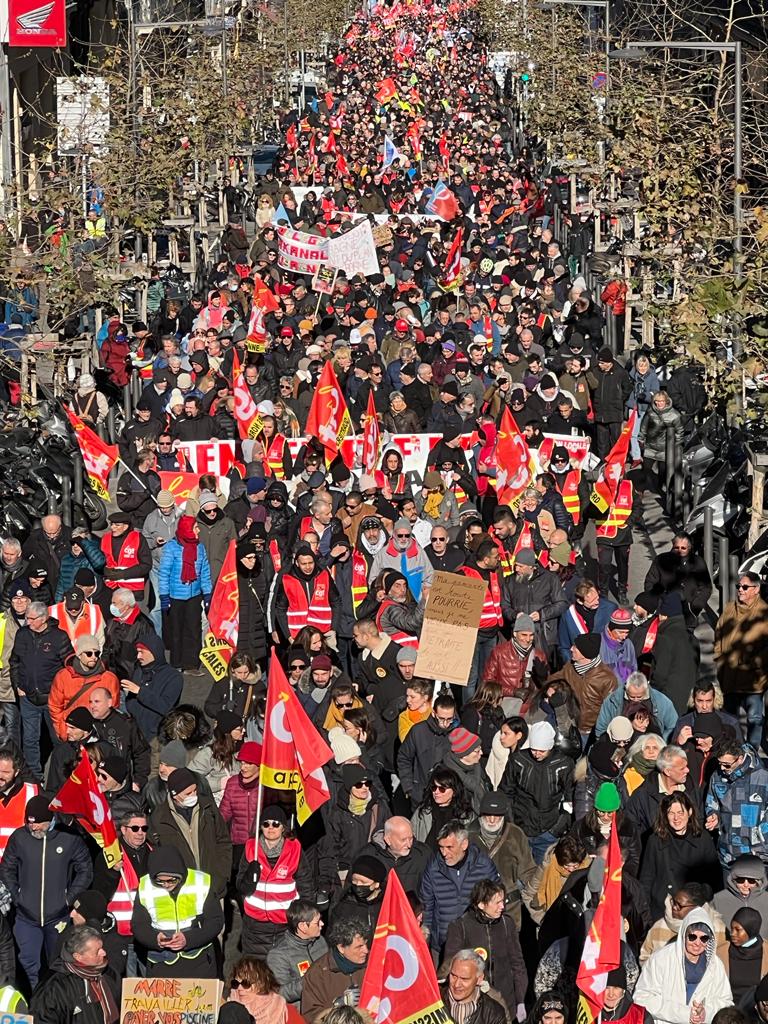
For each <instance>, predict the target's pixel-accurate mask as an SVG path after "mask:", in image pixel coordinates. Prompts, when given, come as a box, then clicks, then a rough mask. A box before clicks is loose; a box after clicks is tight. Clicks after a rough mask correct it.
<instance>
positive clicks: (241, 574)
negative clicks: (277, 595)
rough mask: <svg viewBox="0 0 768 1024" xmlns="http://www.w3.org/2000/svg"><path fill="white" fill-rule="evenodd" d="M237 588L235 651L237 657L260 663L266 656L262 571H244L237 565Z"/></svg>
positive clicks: (267, 587) (264, 596)
mask: <svg viewBox="0 0 768 1024" xmlns="http://www.w3.org/2000/svg"><path fill="white" fill-rule="evenodd" d="M260 569H261V567H260V566H259V570H260ZM237 587H238V592H239V595H240V629H239V632H238V636H237V650H238V652H239V653H240V654H250V656H251V657H252V658H253V660H254V661H259V662H263V661H265V659H266V657H267V595H268V592H269V586H268V584H267V578H266V576H265V575H264V573H263V572H261V571H258V572H256V571H254V572H251V573H248V572H246V571H245V569H244V567H243V565H242V563H240V562H238V566H237Z"/></svg>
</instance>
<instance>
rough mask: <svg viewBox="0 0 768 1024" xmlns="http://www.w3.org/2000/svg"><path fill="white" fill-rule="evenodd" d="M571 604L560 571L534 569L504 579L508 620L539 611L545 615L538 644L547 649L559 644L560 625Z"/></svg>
mask: <svg viewBox="0 0 768 1024" xmlns="http://www.w3.org/2000/svg"><path fill="white" fill-rule="evenodd" d="M567 607H568V602H567V600H566V598H565V594H564V593H563V585H562V584H561V582H560V580H559V579H558V577H557V573H554V572H550V571H549V570H548V569H534V571H533V575H532V576H529V577H527V578H523V577H521V576H518V575H517V573H513V574H512V575H511V576H509V577H507V579H506V580H504V585H503V587H502V591H501V610H502V611H503V613H504V618H505V619H506V620H507V622H514V621H515V619H516V618H517V616H518V615H520V614H521V613H522V614H525V615H530V614H531V612H538V613H539V615H540V616H541V619H540V621H539V622H537V623H536V632H535V643H536V646H537V647H541V648H542V649H543V650H545V651H549V650H551V649H552V648H553V647H554V645H555V644H556V643H557V624H558V620H559V618H560V616H561V615H562V614H563V612H564V611H565V610H566V608H567Z"/></svg>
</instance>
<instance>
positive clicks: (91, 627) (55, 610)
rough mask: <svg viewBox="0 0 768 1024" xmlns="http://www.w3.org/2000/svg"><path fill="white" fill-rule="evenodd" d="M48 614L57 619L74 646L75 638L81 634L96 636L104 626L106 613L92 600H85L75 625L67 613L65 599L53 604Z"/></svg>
mask: <svg viewBox="0 0 768 1024" xmlns="http://www.w3.org/2000/svg"><path fill="white" fill-rule="evenodd" d="M48 614H49V615H50V616H51V617H52V618H54V619H56V621H57V622H58V624H59V626H60V627H61V628H62V629H63V630H64V632H65V633H66V634H67V636H68V637H69V640H70V643H71V644H72V646H73V647H74V644H75V640H77V638H78V637H79V636H96V634H97V633H98V631H99V629H103V628H104V615H103V613H102V610H101V608H99V606H98V605H96V604H91V603H90V601H86V602H85V607H84V610H83V613H82V614H81V615H78V617H77V622H75V624H74V626H73V625H72V620H71V619H70V617H69V616H68V615H67V609H66V607H65V605H64V602H63V601H59V603H58V604H54V605H51V607H50V608H49V609H48Z"/></svg>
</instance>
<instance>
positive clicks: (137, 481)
mask: <svg viewBox="0 0 768 1024" xmlns="http://www.w3.org/2000/svg"><path fill="white" fill-rule="evenodd" d="M117 461H118V462H119V463H120V465H121V466H125V468H126V469H127V470H128V472H129V473H130V474H131V476H132V477H133V479H134V480H135V481H136V483H137V484H141V486H142V487H143V488H144V490H145V491H146V492H147V493H148V494H149V496H150V498H151V499H152V501H154V503H155V504H157V498H156V497H155V496H154V494H152V492H151V491H150V489H149V488H148V487H147V485H146V484H145V483H144V481H143V480H142V479H141V477H140V476H136V474H135V473H134V472H133V470H132V469H131V467H130V466H129V465H128V464H127V463H125V462H123V460H122V459H121V458H120V456H119V455H118V457H117Z"/></svg>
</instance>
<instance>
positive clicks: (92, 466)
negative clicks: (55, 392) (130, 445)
mask: <svg viewBox="0 0 768 1024" xmlns="http://www.w3.org/2000/svg"><path fill="white" fill-rule="evenodd" d="M64 412H66V414H67V418H68V419H69V422H70V425H71V427H72V429H73V430H74V432H75V437H76V438H77V443H78V444H79V445H80V452H81V454H82V456H83V465H84V466H85V472H86V473H87V474H88V479H89V480H90V482H91V487H93V489H94V491H96V493H97V494H98V496H99V497H100V498H103V499H104V500H105V501H108V500H109V490H108V484H109V474H110V473H111V472H112V469H113V467H114V465H115V463H116V462H117V460H118V458H119V456H118V452H117V445H114V444H107V443H106V441H102V440H101V438H100V437H99V435H98V434H97V433H96V431H95V430H91V428H90V427H89V426H86V424H85V423H83V421H82V420H81V419H80V417H79V416H77V415H75V413H73V412H72V410H71V409H68V408H67V407H66V406H64Z"/></svg>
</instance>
